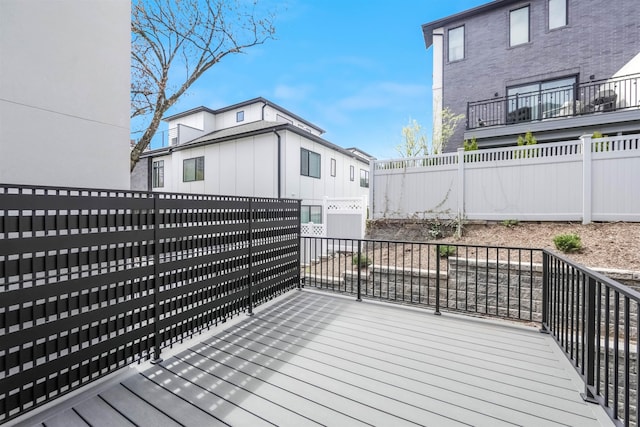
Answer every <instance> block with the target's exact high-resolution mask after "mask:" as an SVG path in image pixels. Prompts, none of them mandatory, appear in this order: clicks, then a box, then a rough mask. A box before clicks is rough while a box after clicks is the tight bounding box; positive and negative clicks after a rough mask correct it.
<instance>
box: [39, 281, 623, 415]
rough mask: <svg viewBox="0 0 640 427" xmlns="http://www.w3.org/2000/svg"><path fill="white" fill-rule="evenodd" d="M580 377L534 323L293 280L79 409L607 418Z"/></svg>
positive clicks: (128, 412) (109, 412) (102, 411)
mask: <svg viewBox="0 0 640 427" xmlns="http://www.w3.org/2000/svg"><path fill="white" fill-rule="evenodd" d="M576 376H577V374H576V373H575V371H574V370H573V368H572V367H571V365H570V363H569V362H568V361H567V360H566V358H565V356H564V355H563V354H562V353H561V352H560V351H559V349H558V348H557V346H556V344H555V342H554V341H553V339H552V338H551V337H550V336H548V335H544V334H540V333H539V332H538V330H537V329H536V327H535V326H534V325H532V326H530V327H529V326H523V325H521V324H514V323H510V322H505V321H495V320H494V321H490V320H486V319H478V318H472V317H465V316H460V315H454V314H448V313H444V314H443V315H442V316H434V315H433V312H431V311H428V310H418V309H413V308H407V307H402V306H392V305H387V304H379V303H367V302H356V301H354V300H353V299H348V298H344V297H339V296H334V295H328V294H322V293H318V292H313V291H302V292H298V291H295V292H290V293H289V294H287V295H286V296H284V297H282V298H281V299H280V300H279V301H277V302H276V303H274V304H268V305H267V307H265V308H259V309H257V310H256V313H255V315H254V316H251V317H246V318H244V319H242V320H239V321H237V322H234V323H233V324H230V325H225V326H221V327H219V328H218V329H217V331H216V332H215V333H214V334H213V335H211V336H209V337H205V338H201V339H200V340H199V341H196V340H194V341H193V342H192V343H191V344H189V347H188V348H183V349H182V350H181V351H177V352H176V353H175V354H174V355H173V356H172V357H168V358H167V359H166V360H164V361H163V362H162V363H160V364H158V365H154V366H152V367H149V368H147V369H146V370H144V371H143V372H140V373H138V374H136V375H134V376H133V377H131V378H128V379H126V380H123V381H121V382H120V383H118V384H114V386H113V387H112V388H111V389H107V390H102V391H101V392H100V395H98V396H95V397H93V398H90V399H88V400H86V401H85V402H82V403H81V404H78V405H76V406H74V410H76V411H78V413H79V414H80V415H82V416H83V417H84V416H85V414H87V416H88V414H89V413H92V415H99V414H104V416H106V417H112V418H108V419H109V420H116V419H117V420H119V421H122V420H124V421H122V422H123V424H118V425H127V424H126V423H127V422H128V420H127V419H129V420H131V421H133V422H135V423H136V424H139V425H150V426H164V425H180V424H182V425H187V426H201V425H212V426H215V425H237V426H243V425H251V426H259V425H283V426H286V425H291V426H317V425H349V426H357V425H380V426H386V425H394V426H400V425H425V426H449V425H451V426H454V425H455V426H457V425H474V426H510V425H525V426H552V425H570V426H580V427H583V426H584V427H588V426H599V425H612V424H611V423H609V421H610V420H608V418H607V417H606V416H603V414H604V412H603V411H602V409H601V408H600V407H598V406H596V405H591V404H587V403H585V402H584V401H583V400H582V399H581V398H580V395H579V393H580V391H581V390H580V383H579V382H578V381H577V380H576ZM109 404H110V405H111V406H109ZM114 408H115V409H117V411H116V410H115V409H114ZM118 411H120V412H122V413H123V414H124V415H125V416H126V417H122V415H120V414H119V413H118ZM63 415H66V416H68V417H69V419H70V420H73V416H74V415H75V413H74V412H73V411H72V410H67V411H65V412H63V413H61V414H58V415H56V417H54V418H51V419H49V420H46V421H45V424H46V425H47V426H49V425H51V426H54V425H61V424H60V421H61V420H64V418H61V417H62V416H63ZM76 417H77V415H76ZM118 417H121V418H118ZM77 418H78V419H80V417H77ZM76 421H77V420H76ZM50 422H51V424H49V423H50ZM56 422H58V424H54V423H56ZM69 425H71V424H69ZM80 425H82V424H80ZM96 425H97V424H96ZM105 425H106V424H105Z"/></svg>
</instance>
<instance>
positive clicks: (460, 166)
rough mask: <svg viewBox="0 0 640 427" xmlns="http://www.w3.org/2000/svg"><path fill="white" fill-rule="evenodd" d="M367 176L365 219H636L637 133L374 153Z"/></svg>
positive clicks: (639, 193)
mask: <svg viewBox="0 0 640 427" xmlns="http://www.w3.org/2000/svg"><path fill="white" fill-rule="evenodd" d="M585 147H586V149H585ZM371 176H372V179H371V185H372V189H371V214H372V218H373V219H379V218H394V219H407V218H417V219H429V218H436V217H437V218H452V219H453V218H458V217H460V218H464V219H470V220H507V219H514V220H521V221H578V220H580V221H582V222H583V223H589V222H591V221H634V222H639V221H640V134H635V135H623V136H615V137H608V138H598V139H592V138H591V136H584V137H582V138H580V139H579V140H574V141H565V142H557V143H551V144H537V145H532V146H522V147H506V148H498V149H490V150H478V151H466V152H465V151H463V150H462V149H460V150H458V152H457V153H447V154H442V155H437V156H428V157H421V158H405V159H397V160H383V161H376V162H374V163H373V165H372V173H371Z"/></svg>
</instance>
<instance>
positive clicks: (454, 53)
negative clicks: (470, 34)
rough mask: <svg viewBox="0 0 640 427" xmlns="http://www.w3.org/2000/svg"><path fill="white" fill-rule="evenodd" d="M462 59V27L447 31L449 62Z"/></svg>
mask: <svg viewBox="0 0 640 427" xmlns="http://www.w3.org/2000/svg"><path fill="white" fill-rule="evenodd" d="M461 59H464V25H463V26H462V27H458V28H453V29H451V30H449V62H452V61H459V60H461Z"/></svg>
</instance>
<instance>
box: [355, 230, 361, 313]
mask: <svg viewBox="0 0 640 427" xmlns="http://www.w3.org/2000/svg"><path fill="white" fill-rule="evenodd" d="M361 263H362V240H360V239H358V263H357V264H356V265H357V267H358V298H357V301H362V290H361V285H360V279H361V273H360V270H361Z"/></svg>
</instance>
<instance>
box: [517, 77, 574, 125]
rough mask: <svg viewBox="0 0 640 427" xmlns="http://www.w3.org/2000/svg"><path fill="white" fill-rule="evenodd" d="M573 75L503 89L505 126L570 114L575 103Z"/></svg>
mask: <svg viewBox="0 0 640 427" xmlns="http://www.w3.org/2000/svg"><path fill="white" fill-rule="evenodd" d="M577 82H578V79H577V77H576V76H571V77H564V78H561V79H555V80H545V81H538V82H533V83H527V84H525V85H520V86H511V87H508V88H507V123H517V122H523V121H531V120H540V119H549V118H552V117H559V116H566V115H570V111H573V104H574V101H575V100H576V96H577V94H576V90H575V87H576V84H577Z"/></svg>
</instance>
